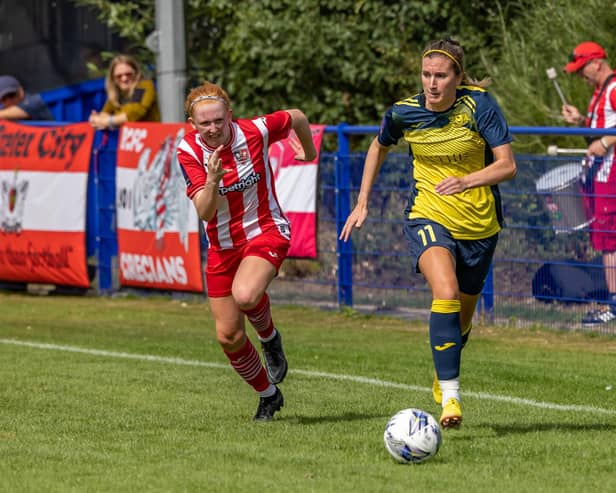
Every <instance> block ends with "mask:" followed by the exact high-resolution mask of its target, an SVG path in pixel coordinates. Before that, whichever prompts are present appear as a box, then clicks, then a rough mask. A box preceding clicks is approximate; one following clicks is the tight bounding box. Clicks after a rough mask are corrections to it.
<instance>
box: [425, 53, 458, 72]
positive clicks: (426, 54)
mask: <svg viewBox="0 0 616 493" xmlns="http://www.w3.org/2000/svg"><path fill="white" fill-rule="evenodd" d="M431 53H440V54H441V55H445V56H446V57H448V58H450V59H451V60H453V62H454V63H455V64H456V65H457V66H458V68H459V69H460V72H464V70H463V69H462V65H460V62H459V61H458V60H457V59H456V57H454V56H453V55H452V54H451V53H449V52H447V51H445V50H428V51H426V52H425V53H424V54H423V58H425V57H427V56H428V55H429V54H431Z"/></svg>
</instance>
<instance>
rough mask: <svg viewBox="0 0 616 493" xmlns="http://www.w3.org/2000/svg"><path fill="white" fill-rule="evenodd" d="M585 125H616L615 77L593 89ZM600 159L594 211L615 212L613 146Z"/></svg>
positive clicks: (594, 189)
mask: <svg viewBox="0 0 616 493" xmlns="http://www.w3.org/2000/svg"><path fill="white" fill-rule="evenodd" d="M586 126H587V127H591V128H611V127H616V77H613V78H612V80H611V81H610V82H609V83H608V85H607V87H606V88H605V89H604V90H603V91H601V88H600V87H597V88H596V89H595V92H594V93H593V95H592V98H591V100H590V103H589V105H588V114H587V116H586ZM602 161H603V162H602V163H601V165H600V167H599V169H598V170H597V172H596V174H595V176H594V183H593V194H594V211H595V213H596V214H613V213H614V212H616V200H614V197H615V196H616V166H615V164H616V163H614V147H613V146H612V147H611V148H610V150H609V152H608V153H607V154H606V155H605V157H604V158H602Z"/></svg>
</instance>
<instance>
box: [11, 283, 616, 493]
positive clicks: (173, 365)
mask: <svg viewBox="0 0 616 493" xmlns="http://www.w3.org/2000/svg"><path fill="white" fill-rule="evenodd" d="M0 304H1V312H0V313H1V315H0V361H1V364H0V382H1V385H0V457H1V458H2V460H0V490H2V491H7V492H22V491H23V492H30V491H45V492H64V491H88V492H92V491H122V492H126V491H140V492H141V491H155V492H156V491H161V492H162V491H169V492H171V491H188V492H192V491H195V492H223V493H224V492H234V493H235V492H263V491H271V492H335V493H342V492H347V491H348V492H351V491H353V492H380V491H387V492H408V491H427V492H430V491H434V492H441V491H455V492H458V493H463V492H493V491H500V492H509V491H511V492H516V493H519V492H537V491H542V492H552V491H553V492H569V491H571V492H573V491H616V476H615V475H614V472H613V471H614V468H613V460H614V459H613V447H614V445H613V443H614V436H615V432H616V389H614V390H613V388H616V339H615V338H613V337H611V338H610V337H607V336H593V335H589V334H577V333H558V332H548V331H538V330H537V331H527V330H520V329H497V328H493V327H476V328H475V329H474V330H473V335H472V337H471V342H470V344H469V345H468V346H467V348H466V349H465V350H464V353H463V358H462V359H463V361H462V389H463V393H462V405H463V411H464V423H463V425H462V428H461V429H460V430H459V431H447V432H445V433H444V434H443V435H444V436H443V444H442V447H441V450H440V451H439V453H438V455H437V456H436V457H435V458H434V459H432V460H430V461H428V462H425V463H422V464H419V465H411V466H408V465H399V464H397V463H395V462H394V461H393V460H392V459H391V458H390V457H389V455H388V454H387V452H386V451H385V449H384V446H383V438H382V437H383V430H384V427H385V424H386V422H387V420H388V419H389V417H390V416H391V415H393V414H394V413H395V412H397V411H398V410H400V409H403V408H406V407H418V408H421V409H424V410H426V411H428V412H430V413H432V414H433V415H434V416H435V417H437V418H438V416H439V408H438V407H437V406H436V405H435V404H434V403H433V402H432V400H431V393H430V388H429V387H430V384H431V381H432V371H433V370H432V361H431V355H430V349H429V345H428V335H427V327H426V326H425V325H423V324H413V323H410V322H408V321H404V320H398V319H392V318H379V317H374V316H370V317H368V316H363V315H360V314H357V313H355V312H353V311H347V310H345V311H342V312H324V311H320V310H317V309H311V308H302V307H290V306H278V305H274V306H273V312H274V318H275V321H276V322H277V325H278V326H279V327H280V328H281V331H282V333H283V337H284V343H285V349H286V352H287V356H288V358H289V361H290V365H291V369H290V371H289V374H288V376H287V379H286V380H285V382H284V383H283V384H282V385H281V389H282V390H283V392H284V396H285V407H284V408H283V410H282V411H281V412H280V413H278V414H277V415H276V419H275V421H273V422H271V423H254V422H253V421H252V419H251V418H252V415H253V414H254V411H255V410H256V406H257V401H258V399H257V396H256V395H255V394H254V393H253V391H252V389H251V388H250V387H248V386H247V385H246V384H245V383H243V382H242V381H241V380H240V378H239V377H238V376H237V375H236V374H235V373H234V372H233V371H232V370H231V369H230V367H229V365H228V363H227V361H226V359H225V358H224V356H223V354H222V352H221V350H220V348H219V346H218V344H217V343H216V340H215V336H214V330H213V322H212V318H211V315H210V312H209V309H208V306H207V303H206V302H205V301H193V302H182V301H177V300H171V299H166V298H157V299H109V298H73V297H32V296H22V295H6V294H5V295H0ZM249 334H250V335H251V336H253V335H254V331H252V329H249ZM253 340H255V338H254V337H253Z"/></svg>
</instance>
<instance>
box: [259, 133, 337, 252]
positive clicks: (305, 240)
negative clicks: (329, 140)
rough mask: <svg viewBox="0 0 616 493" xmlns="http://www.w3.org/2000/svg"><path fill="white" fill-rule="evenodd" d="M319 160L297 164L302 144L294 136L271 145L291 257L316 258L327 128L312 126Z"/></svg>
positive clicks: (270, 153) (271, 161) (271, 156)
mask: <svg viewBox="0 0 616 493" xmlns="http://www.w3.org/2000/svg"><path fill="white" fill-rule="evenodd" d="M310 129H311V130H312V140H313V141H314V146H315V147H316V149H317V157H316V159H314V160H313V161H311V162H305V161H296V160H295V154H296V151H295V149H297V146H298V145H299V142H298V140H297V136H296V135H295V132H293V131H292V132H291V135H289V137H288V138H286V139H284V140H282V141H279V142H276V143H275V144H272V145H271V146H270V148H269V157H270V163H271V165H272V169H273V171H274V177H275V178H276V193H277V195H278V200H279V201H280V206H281V207H282V210H283V211H284V213H285V215H286V216H287V218H288V219H289V221H290V222H291V248H289V254H288V256H289V257H295V258H316V257H317V181H318V166H319V156H320V153H321V142H322V140H323V132H324V131H325V125H310Z"/></svg>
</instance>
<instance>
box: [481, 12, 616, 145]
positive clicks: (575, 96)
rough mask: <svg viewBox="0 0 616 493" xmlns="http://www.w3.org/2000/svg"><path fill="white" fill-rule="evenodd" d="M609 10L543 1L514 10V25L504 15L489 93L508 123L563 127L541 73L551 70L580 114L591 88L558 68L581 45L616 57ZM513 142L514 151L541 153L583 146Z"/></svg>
mask: <svg viewBox="0 0 616 493" xmlns="http://www.w3.org/2000/svg"><path fill="white" fill-rule="evenodd" d="M614 7H616V2H614V1H607V0H585V1H584V2H580V1H578V0H548V1H546V2H536V3H535V4H534V5H533V6H532V8H528V9H520V10H518V12H519V15H517V16H516V19H515V21H514V22H513V23H508V22H507V20H506V19H507V16H505V15H503V18H502V21H501V26H500V29H499V31H500V33H501V34H502V42H501V46H502V52H501V54H500V56H499V57H498V58H497V60H496V63H493V64H490V65H489V68H490V73H491V75H492V76H493V78H494V81H495V84H494V89H493V92H494V93H495V94H496V95H497V98H498V100H499V103H500V104H501V106H502V108H503V111H504V112H505V115H506V116H507V119H508V121H509V124H510V125H521V126H566V124H565V123H564V122H563V119H562V118H561V116H560V109H561V106H562V102H561V100H560V97H559V96H558V92H557V91H556V89H555V88H554V83H553V82H552V81H551V80H550V79H549V78H548V77H547V74H546V70H547V69H548V68H550V67H554V68H555V69H556V70H557V72H558V74H559V75H558V78H557V81H558V83H559V85H560V86H561V88H562V90H563V92H564V94H565V97H566V98H567V100H568V102H569V103H572V104H575V105H576V106H577V107H578V108H579V109H580V111H581V112H582V113H585V111H586V108H587V106H588V101H589V99H590V96H591V94H592V89H591V88H589V87H588V86H586V85H585V84H584V82H583V81H582V79H581V78H579V77H576V76H574V75H569V74H565V73H564V72H563V71H562V69H563V67H564V66H565V64H566V63H567V62H568V56H569V54H570V53H571V52H572V51H573V48H575V46H576V45H577V44H578V43H580V42H582V41H587V40H592V41H596V42H598V43H600V44H601V45H602V46H603V47H604V48H605V49H606V50H607V53H608V56H610V54H611V55H616V39H615V38H614V35H613V28H614V26H616V9H615V8H614ZM612 66H614V64H612ZM517 140H518V141H517V150H518V151H523V150H527V151H533V152H536V151H539V150H540V149H542V150H543V152H545V144H546V143H548V142H550V143H554V144H558V145H561V146H568V147H571V146H577V147H580V146H584V141H583V140H582V137H573V138H571V137H570V138H554V137H550V138H549V139H546V138H541V137H524V138H520V139H517Z"/></svg>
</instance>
